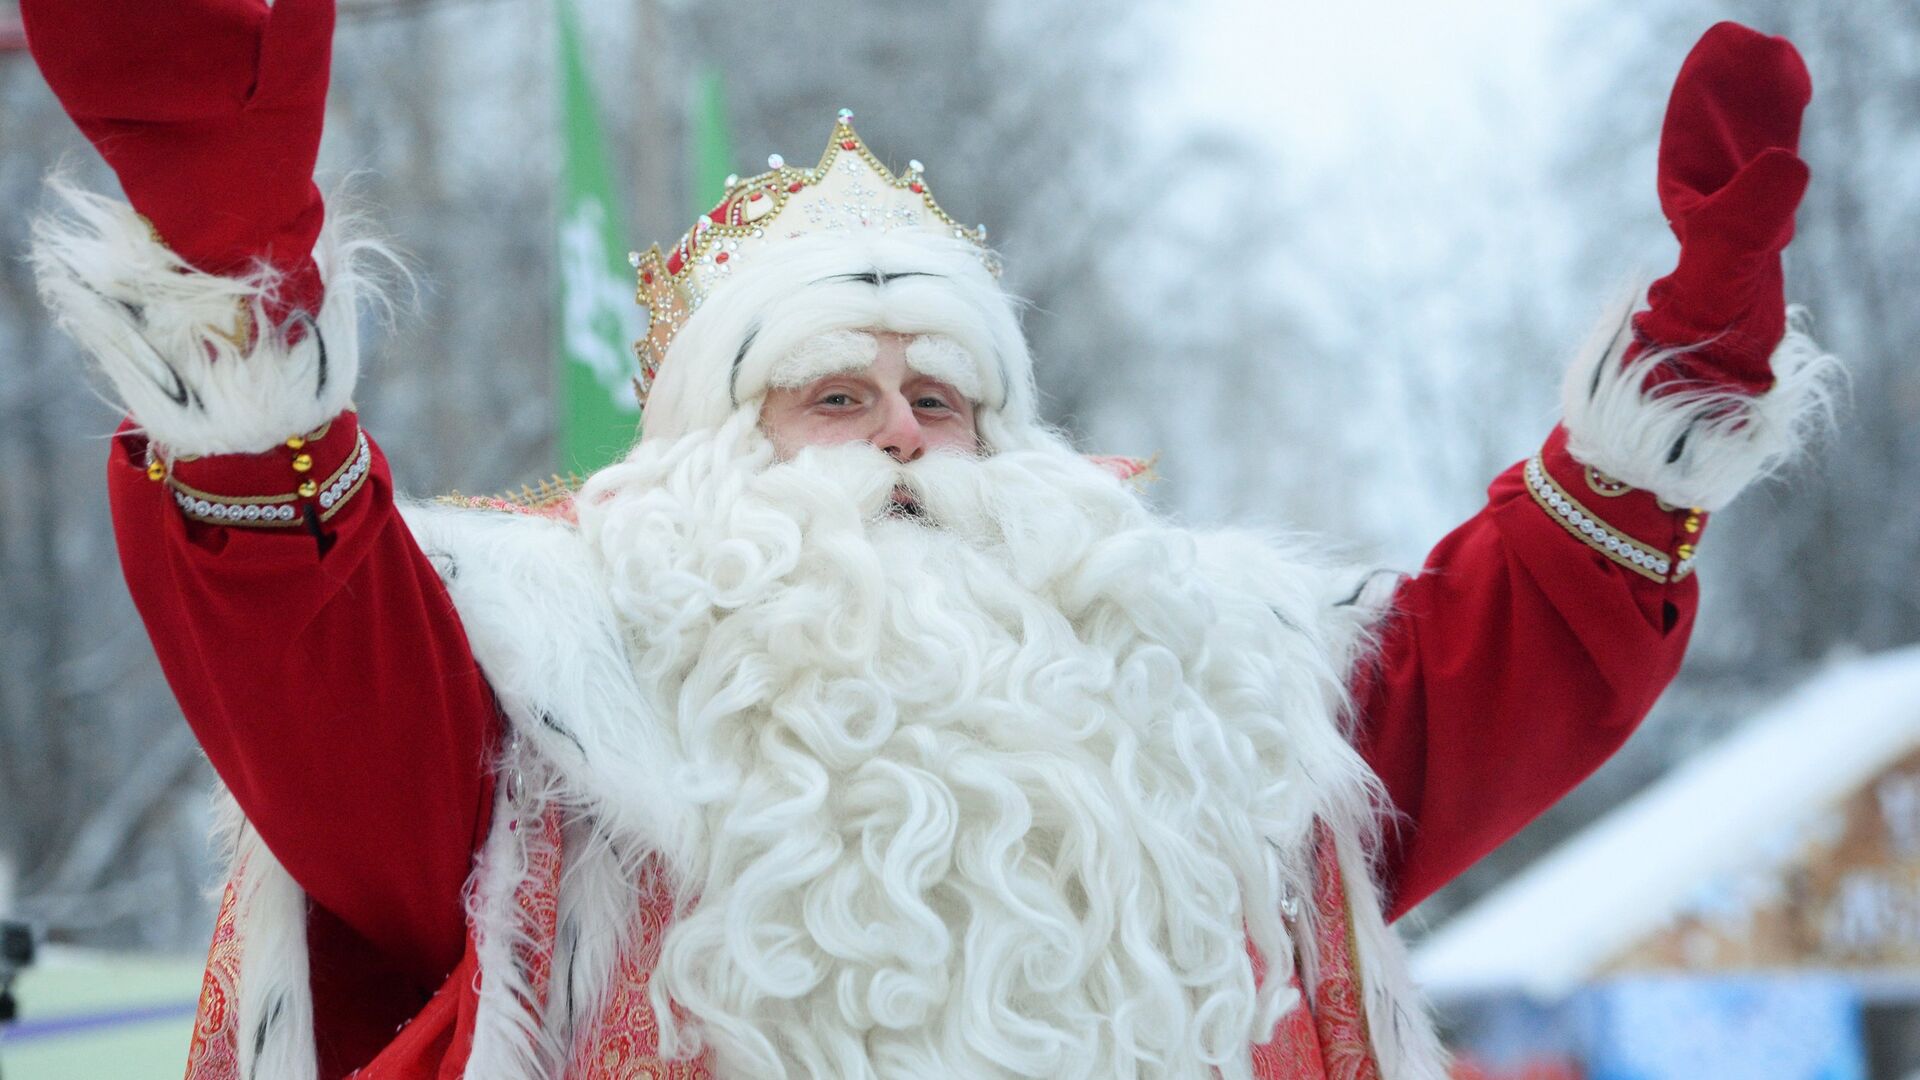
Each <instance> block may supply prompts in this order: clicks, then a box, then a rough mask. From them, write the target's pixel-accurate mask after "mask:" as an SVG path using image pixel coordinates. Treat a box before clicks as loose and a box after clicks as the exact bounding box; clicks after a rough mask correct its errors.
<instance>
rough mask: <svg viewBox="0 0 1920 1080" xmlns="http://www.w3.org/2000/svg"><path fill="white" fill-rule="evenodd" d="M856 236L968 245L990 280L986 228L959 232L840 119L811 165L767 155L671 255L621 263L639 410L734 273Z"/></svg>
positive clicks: (913, 170) (847, 118) (993, 267)
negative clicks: (947, 239)
mask: <svg viewBox="0 0 1920 1080" xmlns="http://www.w3.org/2000/svg"><path fill="white" fill-rule="evenodd" d="M861 228H877V229H881V230H890V229H922V230H927V231H931V232H937V233H941V234H943V235H951V236H953V237H956V238H958V239H962V240H970V241H972V242H973V243H975V244H976V245H979V247H980V249H981V258H982V259H983V260H985V262H986V264H987V269H988V270H989V271H990V272H992V273H993V274H995V275H996V276H998V274H999V272H1000V267H999V263H998V261H997V260H996V259H995V258H994V256H993V253H992V252H991V251H988V250H987V247H986V243H987V227H986V226H985V225H977V226H974V227H972V228H968V227H967V226H965V225H962V224H960V223H959V222H958V221H955V220H954V219H953V218H952V217H950V216H948V214H947V212H946V211H944V210H942V209H940V204H939V203H936V202H934V201H933V192H932V191H931V190H929V188H928V187H927V182H926V179H925V178H924V177H923V176H922V166H921V164H920V163H919V162H918V161H909V162H908V163H907V171H906V172H904V173H901V174H899V175H897V176H896V175H894V173H893V171H892V170H890V169H888V168H887V167H886V166H885V165H883V164H881V163H880V159H879V158H877V157H874V156H873V152H872V151H870V150H868V149H867V144H866V143H865V142H862V141H861V139H860V136H859V135H858V134H856V133H855V132H854V130H853V111H852V110H851V109H841V110H840V115H839V118H838V120H837V121H836V122H835V123H834V126H833V138H832V139H830V140H828V142H827V149H826V152H825V153H824V154H822V155H820V163H819V164H818V165H815V166H814V167H813V168H811V169H797V168H790V167H788V165H787V163H786V161H785V160H784V159H783V158H781V157H780V155H778V154H774V155H772V156H771V157H769V158H767V171H766V172H763V173H761V174H759V175H758V176H752V177H748V178H747V179H745V180H742V179H740V178H739V177H737V176H729V177H727V194H726V197H725V198H723V199H721V200H720V204H719V205H718V206H716V207H714V208H713V209H712V210H711V211H710V212H708V213H707V214H705V215H703V216H702V217H701V218H700V219H699V220H698V221H696V222H694V223H693V228H691V229H688V230H687V234H686V235H685V236H683V237H681V238H680V242H679V243H678V244H675V245H674V246H673V250H672V251H671V252H667V253H662V252H661V250H660V245H658V244H655V245H654V246H653V247H652V248H650V249H648V251H647V253H646V254H645V255H641V254H639V253H637V252H636V253H634V254H631V255H629V256H628V261H629V262H631V263H632V264H633V268H634V270H635V271H637V272H638V277H639V287H638V290H637V292H636V294H635V297H634V299H635V300H636V301H637V302H638V303H639V304H640V306H641V307H644V308H646V309H647V333H646V336H644V337H642V338H641V339H640V340H638V341H636V342H634V343H633V349H634V352H635V353H637V354H638V355H639V359H640V377H639V378H638V379H635V380H634V393H635V394H636V395H637V396H638V397H639V399H640V404H641V406H642V407H643V408H644V407H645V405H646V401H647V393H648V391H650V390H652V389H653V381H654V378H655V376H657V375H658V374H659V373H660V363H661V361H663V360H665V359H666V356H667V348H668V347H669V346H670V345H672V344H673V338H674V335H676V334H678V333H679V332H680V328H681V327H682V326H684V325H685V324H686V321H687V319H688V317H689V316H691V315H692V314H693V313H694V311H695V310H697V309H698V308H699V307H700V305H701V304H702V303H703V302H705V300H706V299H707V297H709V296H711V295H712V294H713V291H714V290H715V289H718V288H720V287H721V286H723V285H725V284H726V282H727V281H728V280H729V279H730V278H731V277H732V276H733V275H734V273H736V272H737V271H738V270H740V269H741V268H742V266H743V265H747V266H750V265H752V264H753V262H754V261H755V260H756V259H757V258H758V257H759V256H760V255H761V253H762V252H763V251H765V250H766V248H768V247H769V246H770V245H773V244H776V243H779V242H780V241H783V240H791V239H794V238H795V237H800V236H809V235H812V234H815V233H831V232H846V231H851V230H853V229H861Z"/></svg>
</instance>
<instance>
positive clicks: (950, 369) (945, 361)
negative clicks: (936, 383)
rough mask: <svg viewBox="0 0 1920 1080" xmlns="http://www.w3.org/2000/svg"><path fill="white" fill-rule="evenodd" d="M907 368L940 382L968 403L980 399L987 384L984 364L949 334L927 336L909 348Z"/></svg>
mask: <svg viewBox="0 0 1920 1080" xmlns="http://www.w3.org/2000/svg"><path fill="white" fill-rule="evenodd" d="M907 367H908V368H910V369H912V370H914V371H917V372H919V373H920V374H922V375H925V376H927V377H928V378H932V379H938V380H940V381H941V382H943V383H946V384H947V385H948V386H951V387H953V389H954V391H955V392H957V393H959V394H960V395H961V396H962V397H965V398H966V399H967V400H968V401H975V402H977V401H979V400H980V392H981V391H980V387H981V385H982V383H983V382H984V381H985V380H984V379H983V378H982V377H981V374H980V365H979V363H978V362H976V361H975V360H974V358H973V357H972V356H970V355H968V353H967V350H966V349H965V348H963V347H961V345H960V343H959V342H957V341H955V340H953V339H952V338H950V337H948V336H946V335H945V334H923V335H921V336H920V337H917V338H914V339H913V341H912V343H910V344H909V345H908V346H907Z"/></svg>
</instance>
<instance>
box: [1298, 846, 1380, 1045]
mask: <svg viewBox="0 0 1920 1080" xmlns="http://www.w3.org/2000/svg"><path fill="white" fill-rule="evenodd" d="M1313 869H1314V874H1313V910H1314V920H1313V929H1314V946H1315V948H1316V949H1317V951H1318V955H1319V958H1320V964H1319V970H1318V971H1317V972H1316V973H1315V976H1314V983H1313V994H1312V996H1311V1000H1312V1002H1313V1025H1314V1030H1315V1031H1316V1032H1318V1033H1319V1035H1320V1053H1321V1055H1322V1056H1323V1057H1324V1059H1325V1062H1326V1076H1327V1080H1380V1066H1379V1064H1378V1062H1377V1061H1376V1060H1375V1058H1374V1053H1373V1040H1372V1038H1371V1037H1370V1036H1369V1035H1368V1032H1367V1009H1366V996H1365V991H1364V988H1363V986H1362V984H1361V981H1360V950H1359V947H1358V946H1357V945H1356V944H1355V943H1354V937H1353V910H1352V907H1351V906H1350V905H1351V903H1352V899H1351V897H1350V896H1349V895H1348V894H1347V886H1346V876H1345V875H1344V874H1342V873H1341V872H1340V854H1339V851H1338V849H1337V848H1336V847H1335V845H1334V838H1333V830H1331V829H1329V828H1327V826H1326V824H1325V823H1324V822H1315V823H1314V827H1313Z"/></svg>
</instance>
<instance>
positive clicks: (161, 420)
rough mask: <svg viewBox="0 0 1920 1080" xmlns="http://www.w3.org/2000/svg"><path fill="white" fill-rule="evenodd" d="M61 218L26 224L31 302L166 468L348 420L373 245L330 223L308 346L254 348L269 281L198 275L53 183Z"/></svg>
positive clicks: (107, 202) (95, 200) (136, 218)
mask: <svg viewBox="0 0 1920 1080" xmlns="http://www.w3.org/2000/svg"><path fill="white" fill-rule="evenodd" d="M48 187H49V189H50V190H51V191H52V192H53V194H54V195H55V196H57V198H58V200H59V202H60V203H61V204H62V205H61V206H60V208H58V209H56V210H54V211H52V212H49V213H46V214H42V215H41V216H40V217H39V218H38V219H36V220H35V221H34V223H33V244H32V255H31V258H32V263H33V268H34V274H35V276H36V278H37V279H38V282H39V287H40V296H41V299H42V300H43V301H44V302H45V303H46V305H47V307H48V308H50V309H51V310H52V312H53V316H54V318H55V320H56V321H57V322H58V323H59V325H60V326H61V327H62V328H63V329H65V330H66V331H67V333H69V334H71V335H72V336H73V338H74V340H76V341H77V342H79V344H80V347H81V348H82V349H84V350H86V352H87V353H88V354H89V355H91V356H92V357H93V358H94V360H95V361H96V362H97V363H99V365H100V366H101V368H102V369H103V370H104V371H105V373H106V376H107V379H108V381H109V382H111V383H112V385H113V391H114V394H115V396H116V397H117V399H118V404H119V405H121V406H122V407H123V408H125V409H126V410H127V411H128V412H130V413H132V414H133V417H134V419H135V421H136V422H138V423H139V424H140V425H141V427H143V428H144V429H145V430H146V432H147V434H148V435H149V436H150V437H151V438H152V439H153V440H155V441H156V442H158V443H159V444H161V446H162V447H163V448H164V452H165V453H167V454H170V455H201V454H223V453H258V452H260V451H263V450H267V449H270V448H272V447H274V446H277V445H279V444H280V443H281V442H282V441H284V440H285V439H286V438H287V437H288V436H289V435H296V434H300V433H303V432H307V431H311V430H313V429H315V428H317V427H319V426H320V425H321V424H323V423H325V422H326V421H328V420H330V419H332V418H333V417H334V416H335V415H337V414H338V413H339V412H340V411H341V410H342V409H345V408H347V407H348V405H349V404H350V403H351V401H352V398H353V386H354V381H355V379H356V378H357V377H358V375H359V371H360V346H359V340H358V338H359V335H358V327H357V325H356V318H357V316H356V310H355V309H356V305H357V303H358V301H359V299H360V298H361V296H362V294H364V293H368V292H369V291H373V290H370V289H369V285H370V282H369V279H368V278H367V277H366V275H365V274H364V273H363V272H362V271H361V268H360V267H359V266H358V265H357V264H359V263H363V262H364V261H365V260H364V258H362V257H363V256H366V255H369V254H372V255H378V256H383V257H386V258H387V259H388V260H389V261H392V262H393V264H394V265H395V266H396V267H397V266H398V265H399V264H398V262H397V261H394V260H393V259H392V256H391V254H390V253H389V252H388V251H387V249H386V248H385V247H384V246H382V245H381V244H379V243H378V242H377V241H373V240H369V239H365V238H348V237H345V236H343V234H345V233H347V232H348V231H349V229H348V227H347V226H345V225H343V223H342V222H341V221H340V220H338V219H337V218H336V219H335V220H331V221H329V223H328V226H327V228H326V230H325V231H323V232H322V233H321V236H320V242H319V244H318V246H317V247H316V248H315V249H314V253H313V254H314V259H315V261H316V262H318V264H319V267H320V274H321V277H322V278H323V279H324V280H325V281H326V285H327V294H326V301H325V303H324V304H323V305H322V306H321V309H320V312H319V314H318V315H316V316H311V317H309V316H305V315H302V316H299V317H298V319H299V321H301V322H306V321H308V320H309V319H310V320H311V324H310V325H308V326H307V327H306V328H305V333H304V336H302V337H301V339H300V341H299V342H298V343H297V344H294V345H289V344H288V343H287V336H286V334H285V333H284V332H262V333H258V334H250V333H249V330H248V328H249V327H264V326H265V325H266V317H265V308H266V300H267V299H268V298H269V297H270V296H272V295H273V292H274V290H275V289H276V288H277V287H278V285H279V281H278V278H277V275H275V274H274V273H273V272H272V271H271V270H269V269H267V268H266V267H264V266H263V267H262V268H261V269H260V271H259V272H256V273H255V274H253V275H251V276H249V277H246V278H230V277H220V276H216V275H213V274H206V273H202V272H200V271H198V270H195V269H194V268H193V267H191V266H189V265H188V264H187V263H186V262H185V261H183V260H182V259H181V258H180V257H179V256H178V255H176V254H174V253H173V252H172V251H170V250H168V249H167V247H166V246H165V245H163V244H161V243H159V242H158V241H157V240H155V239H154V236H153V234H152V232H151V230H150V229H149V228H148V226H147V223H146V221H145V220H144V219H142V218H141V217H140V215H138V214H136V213H135V212H134V210H133V208H132V207H130V206H128V205H127V204H125V203H122V202H116V201H114V200H112V199H107V198H104V197H102V196H99V195H96V194H93V193H91V192H87V191H82V190H80V189H78V188H76V187H74V186H72V185H71V184H68V183H66V182H65V181H63V180H61V179H59V178H57V177H56V178H54V179H52V180H50V181H49V182H48Z"/></svg>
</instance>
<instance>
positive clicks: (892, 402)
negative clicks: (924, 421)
mask: <svg viewBox="0 0 1920 1080" xmlns="http://www.w3.org/2000/svg"><path fill="white" fill-rule="evenodd" d="M873 444H874V445H875V446H878V447H879V448H880V449H882V450H884V451H886V452H887V456H889V457H891V458H893V460H895V461H898V462H900V463H901V464H903V465H904V464H906V463H907V462H909V461H918V460H920V456H921V455H922V454H925V453H926V452H927V436H926V432H924V431H922V430H921V429H920V417H919V416H918V415H916V414H915V413H914V411H913V403H912V402H911V401H908V400H907V398H906V395H904V394H891V395H888V398H887V405H886V409H885V410H884V411H883V413H882V416H881V422H880V430H879V431H878V432H876V433H874V436H873Z"/></svg>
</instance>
